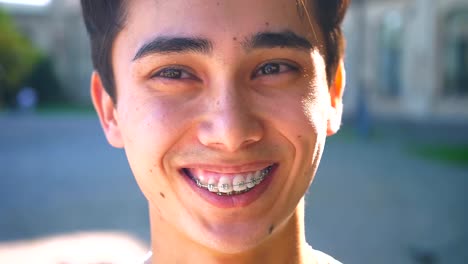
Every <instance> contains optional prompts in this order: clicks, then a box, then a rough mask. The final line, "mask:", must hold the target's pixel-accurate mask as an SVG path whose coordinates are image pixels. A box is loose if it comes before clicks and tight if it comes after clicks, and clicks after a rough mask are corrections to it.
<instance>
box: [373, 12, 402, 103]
mask: <svg viewBox="0 0 468 264" xmlns="http://www.w3.org/2000/svg"><path fill="white" fill-rule="evenodd" d="M402 33H403V31H402V15H401V13H400V12H399V11H390V12H388V13H387V14H386V15H385V16H384V17H383V19H382V23H381V24H380V30H379V36H378V41H379V43H378V45H379V49H378V50H379V56H378V71H379V72H378V76H379V78H378V80H379V81H378V84H379V93H380V94H381V95H384V96H392V97H395V96H398V95H399V94H400V89H401V74H400V72H401V54H402V49H401V48H402V45H401V42H402V37H403V36H402Z"/></svg>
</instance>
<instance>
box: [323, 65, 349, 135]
mask: <svg viewBox="0 0 468 264" xmlns="http://www.w3.org/2000/svg"><path fill="white" fill-rule="evenodd" d="M345 85H346V72H345V68H344V63H343V60H341V61H340V63H339V64H338V67H337V69H336V74H335V80H334V81H333V83H332V85H331V87H330V89H329V93H330V109H329V111H328V124H327V135H328V136H331V135H333V134H335V133H336V132H338V130H339V129H340V126H341V116H342V114H343V93H344V88H345Z"/></svg>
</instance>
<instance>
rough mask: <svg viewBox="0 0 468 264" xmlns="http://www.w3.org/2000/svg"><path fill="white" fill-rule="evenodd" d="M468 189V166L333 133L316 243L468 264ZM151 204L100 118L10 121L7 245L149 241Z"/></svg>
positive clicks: (347, 253)
mask: <svg viewBox="0 0 468 264" xmlns="http://www.w3.org/2000/svg"><path fill="white" fill-rule="evenodd" d="M109 184H110V185H109ZM467 187H468V168H467V167H460V166H453V165H448V164H444V163H439V162H434V161H427V160H423V159H420V158H418V157H415V156H412V155H411V154H409V153H407V151H405V148H404V147H403V146H402V145H401V144H398V140H394V139H393V140H378V141H374V142H359V141H355V140H354V139H349V138H347V137H346V136H345V137H333V138H330V139H329V142H328V143H327V147H326V150H325V153H324V157H323V159H322V164H321V166H320V169H319V172H318V175H317V176H316V180H315V182H314V184H313V186H312V187H311V190H310V193H309V195H308V196H307V200H306V205H307V212H306V217H307V237H308V239H309V240H310V241H311V242H312V244H313V246H314V247H315V248H317V249H320V250H323V251H325V252H327V253H330V254H331V255H333V256H335V257H336V258H338V259H340V260H342V261H343V262H344V263H349V264H353V263H356V264H358V263H383V264H386V263H400V264H406V263H408V264H410V263H415V264H417V263H465V262H466V261H467V260H468V251H467V250H466V249H467V248H468V226H467V223H468V210H467V209H466V208H467V207H466V204H467V203H468V197H467V195H466V190H467ZM146 207H147V205H146V202H145V200H144V197H143V196H142V195H141V194H140V192H139V190H138V188H137V186H136V183H135V182H134V180H133V178H132V176H131V172H130V170H129V168H128V165H127V161H126V159H125V156H124V153H123V151H122V150H116V149H113V148H111V147H110V146H108V145H107V143H106V141H105V139H104V136H103V135H102V132H101V130H100V127H99V124H98V121H97V119H96V118H95V117H94V116H93V115H78V116H73V115H58V116H39V117H38V116H16V117H14V118H12V117H10V116H5V115H3V116H2V115H0V241H14V240H19V239H21V240H24V239H35V238H40V237H43V236H49V235H53V234H60V233H69V232H75V231H81V230H118V231H122V232H129V233H131V234H133V235H135V236H137V237H139V238H140V239H142V240H144V241H147V240H148V219H147V212H146V211H147V208H146Z"/></svg>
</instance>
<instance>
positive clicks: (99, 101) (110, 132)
mask: <svg viewBox="0 0 468 264" xmlns="http://www.w3.org/2000/svg"><path fill="white" fill-rule="evenodd" d="M91 98H92V100H93V105H94V108H95V109H96V112H97V114H98V117H99V120H100V122H101V126H102V128H103V130H104V134H105V135H106V138H107V141H108V142H109V144H111V145H112V146H114V147H116V148H122V147H123V145H124V144H123V140H122V136H121V133H120V128H119V125H118V116H117V111H116V108H115V105H114V102H113V101H112V98H111V97H110V96H109V94H108V93H107V92H106V90H105V89H104V86H103V84H102V81H101V77H100V76H99V73H97V72H96V71H94V72H93V74H92V76H91Z"/></svg>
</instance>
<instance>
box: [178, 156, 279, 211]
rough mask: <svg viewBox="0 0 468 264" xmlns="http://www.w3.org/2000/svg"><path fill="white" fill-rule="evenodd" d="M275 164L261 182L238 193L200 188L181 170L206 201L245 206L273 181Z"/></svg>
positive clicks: (226, 206)
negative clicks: (227, 193) (219, 193)
mask: <svg viewBox="0 0 468 264" xmlns="http://www.w3.org/2000/svg"><path fill="white" fill-rule="evenodd" d="M276 169H277V165H274V166H273V168H272V169H271V171H270V173H269V174H268V175H267V176H266V177H265V179H263V181H262V182H261V183H259V184H258V185H256V186H255V187H254V188H253V189H252V190H250V191H248V192H246V193H243V194H238V195H218V194H217V193H213V192H210V191H208V190H206V189H203V188H200V187H198V186H197V184H196V183H195V182H194V181H193V180H192V179H190V178H189V177H188V176H187V175H185V174H184V173H183V172H182V174H183V176H184V179H185V180H186V181H187V183H188V184H189V186H190V187H191V188H192V190H193V191H194V192H196V193H197V194H198V195H200V196H201V198H203V199H204V200H205V201H207V202H208V203H210V204H212V205H214V206H216V207H219V208H226V209H227V208H238V207H246V206H248V205H249V204H251V203H253V202H254V201H256V200H257V199H258V198H260V196H261V195H262V194H263V193H264V192H265V191H266V190H267V189H268V186H269V185H270V183H271V182H272V181H273V176H274V174H275V172H276Z"/></svg>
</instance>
